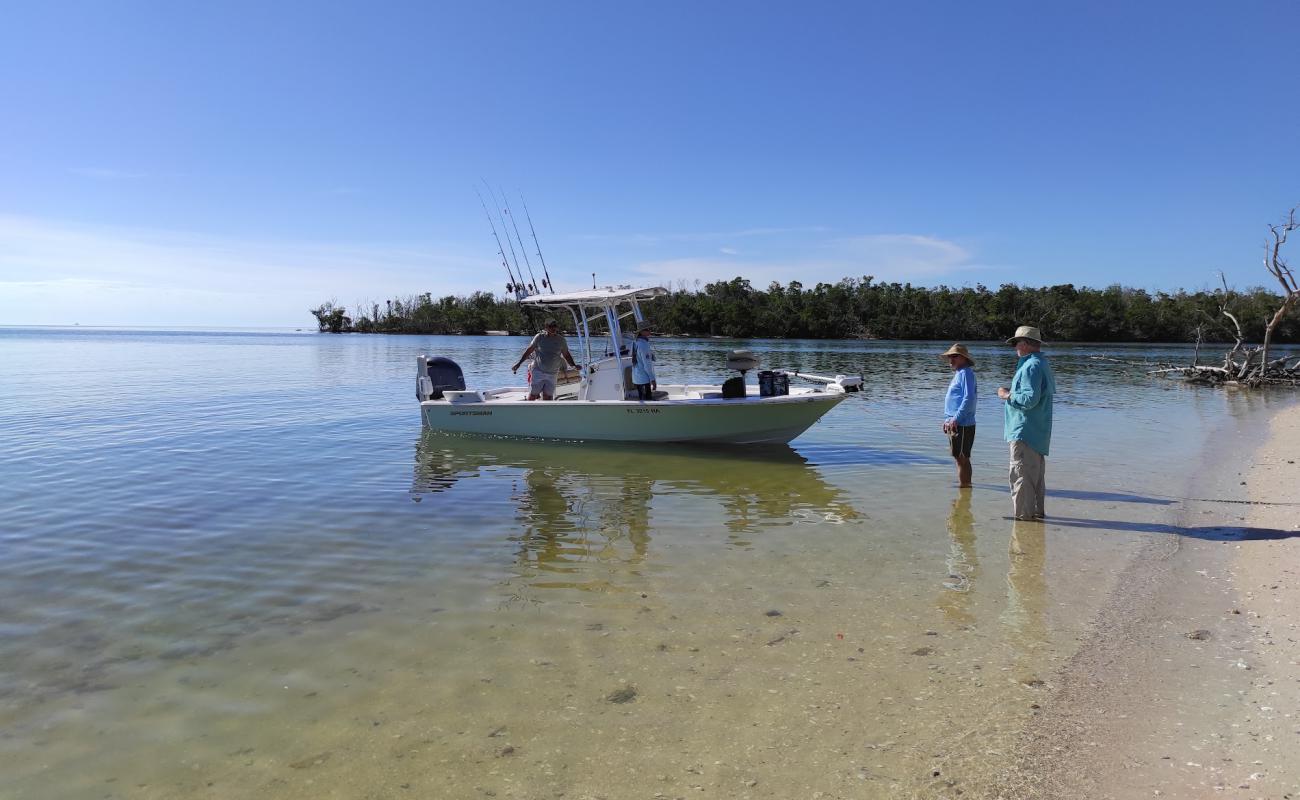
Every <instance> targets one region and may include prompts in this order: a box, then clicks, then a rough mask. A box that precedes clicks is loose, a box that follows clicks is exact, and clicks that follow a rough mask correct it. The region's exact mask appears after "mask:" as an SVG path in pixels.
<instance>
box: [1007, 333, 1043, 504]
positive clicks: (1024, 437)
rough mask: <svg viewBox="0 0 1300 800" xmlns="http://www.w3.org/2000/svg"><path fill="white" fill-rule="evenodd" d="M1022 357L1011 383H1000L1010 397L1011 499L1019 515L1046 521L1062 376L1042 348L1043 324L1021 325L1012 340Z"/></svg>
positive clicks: (1008, 417) (1018, 354) (1008, 341)
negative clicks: (1054, 412)
mask: <svg viewBox="0 0 1300 800" xmlns="http://www.w3.org/2000/svg"><path fill="white" fill-rule="evenodd" d="M1007 344H1009V345H1012V346H1014V347H1015V348H1016V355H1017V356H1019V357H1020V360H1019V361H1018V362H1016V374H1015V376H1014V377H1013V378H1012V379H1011V388H1010V389H1008V388H1007V387H1005V386H1001V387H998V397H1000V398H1002V399H1003V400H1005V401H1006V406H1005V408H1004V409H1003V432H1004V435H1005V437H1006V440H1007V441H1008V442H1009V443H1010V444H1011V470H1010V476H1009V480H1010V482H1011V504H1012V506H1013V507H1014V509H1015V517H1016V519H1028V520H1041V519H1042V518H1043V516H1044V515H1045V512H1044V510H1043V507H1044V503H1043V501H1044V498H1045V495H1046V493H1047V485H1046V483H1045V473H1046V470H1047V462H1046V458H1047V452H1048V449H1049V447H1050V445H1051V442H1052V397H1053V396H1054V395H1055V394H1056V376H1055V375H1053V374H1052V368H1051V366H1049V365H1048V363H1047V359H1045V358H1043V356H1042V354H1041V353H1039V350H1040V349H1042V346H1043V335H1042V334H1041V333H1039V332H1038V328H1034V327H1031V326H1029V325H1021V326H1020V327H1019V328H1016V335H1015V336H1012V337H1011V338H1010V339H1008V340H1007Z"/></svg>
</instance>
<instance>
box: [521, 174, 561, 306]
mask: <svg viewBox="0 0 1300 800" xmlns="http://www.w3.org/2000/svg"><path fill="white" fill-rule="evenodd" d="M519 202H521V203H523V204H524V216H525V217H526V218H527V219H528V230H529V231H531V232H532V234H533V244H535V245H537V257H538V258H539V259H541V261H542V275H543V276H545V277H544V278H543V281H542V283H543V285H545V286H546V288H548V289H550V290H551V294H555V282H554V281H552V280H551V272H550V270H548V269H547V268H546V259H545V258H544V257H543V256H542V245H541V243H540V242H538V241H537V229H536V228H534V227H533V215H532V214H529V213H528V201H527V200H525V199H524V193H523V192H520V193H519Z"/></svg>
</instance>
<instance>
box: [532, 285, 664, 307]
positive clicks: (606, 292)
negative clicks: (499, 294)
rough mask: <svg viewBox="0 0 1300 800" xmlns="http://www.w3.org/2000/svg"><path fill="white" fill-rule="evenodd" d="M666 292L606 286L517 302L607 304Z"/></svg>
mask: <svg viewBox="0 0 1300 800" xmlns="http://www.w3.org/2000/svg"><path fill="white" fill-rule="evenodd" d="M666 294H668V290H667V289H665V288H663V287H662V286H643V287H639V288H638V287H633V286H606V287H605V288H603V289H586V290H584V291H581V292H564V293H563V294H535V295H532V296H531V297H525V298H524V299H523V300H520V301H519V302H520V303H522V304H523V305H526V306H608V305H614V304H616V303H626V302H630V301H632V300H638V301H639V300H653V299H654V298H656V297H663V296H664V295H666Z"/></svg>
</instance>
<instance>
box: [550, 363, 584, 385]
mask: <svg viewBox="0 0 1300 800" xmlns="http://www.w3.org/2000/svg"><path fill="white" fill-rule="evenodd" d="M581 380H582V370H578V369H571V368H569V367H565V368H564V369H562V370H560V372H559V373H558V374H557V375H556V376H555V385H556V386H563V385H565V384H568V383H579V382H580V381H581Z"/></svg>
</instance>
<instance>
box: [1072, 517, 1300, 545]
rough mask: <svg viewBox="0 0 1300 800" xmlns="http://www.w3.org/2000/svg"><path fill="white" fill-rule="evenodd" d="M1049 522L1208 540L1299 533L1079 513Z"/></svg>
mask: <svg viewBox="0 0 1300 800" xmlns="http://www.w3.org/2000/svg"><path fill="white" fill-rule="evenodd" d="M1047 524H1049V525H1061V526H1063V527H1067V528H1087V529H1090V530H1104V531H1131V532H1133V533H1171V534H1173V535H1175V536H1186V537H1189V538H1192V539H1204V540H1206V541H1209V542H1260V541H1274V540H1278V539H1290V538H1292V537H1297V536H1300V531H1284V530H1281V529H1280V528H1251V527H1242V526H1233V525H1207V526H1198V527H1191V528H1182V527H1179V526H1177V525H1169V524H1166V523H1161V522H1127V521H1125V520H1119V519H1086V518H1082V517H1054V516H1049V517H1048V518H1047Z"/></svg>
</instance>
